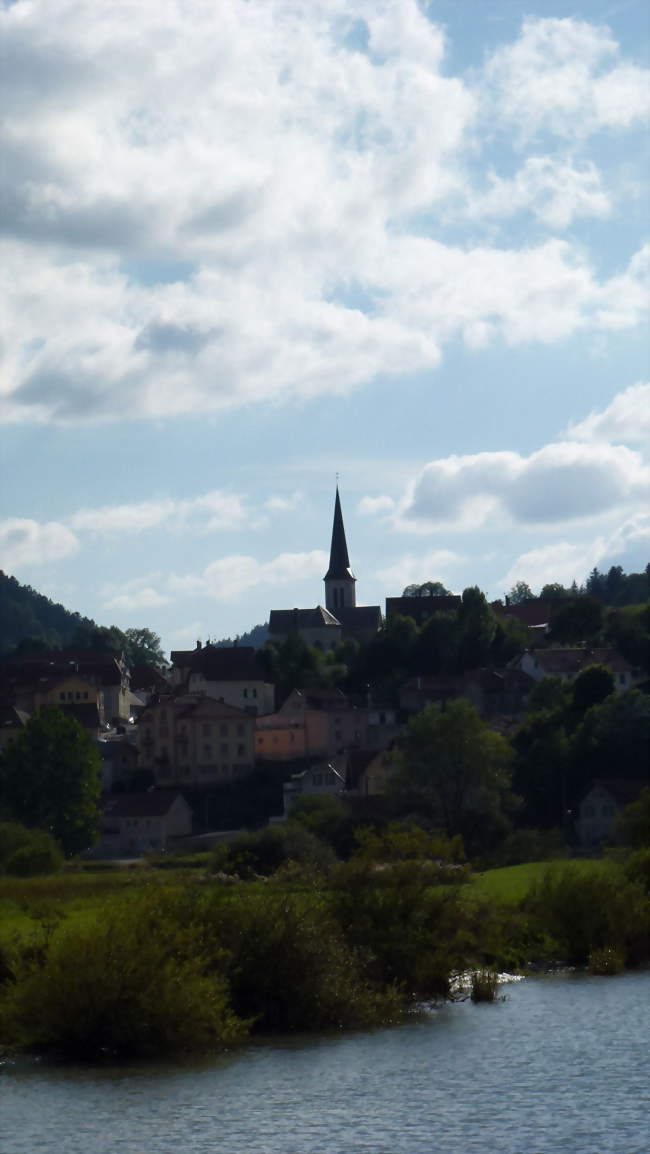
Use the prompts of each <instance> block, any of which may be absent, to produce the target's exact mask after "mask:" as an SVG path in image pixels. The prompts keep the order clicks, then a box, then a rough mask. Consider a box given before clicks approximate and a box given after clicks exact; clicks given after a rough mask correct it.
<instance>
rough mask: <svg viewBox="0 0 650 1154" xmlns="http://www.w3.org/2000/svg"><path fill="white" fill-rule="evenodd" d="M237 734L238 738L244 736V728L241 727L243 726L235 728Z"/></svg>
mask: <svg viewBox="0 0 650 1154" xmlns="http://www.w3.org/2000/svg"><path fill="white" fill-rule="evenodd" d="M237 733H238V735H239V737H243V736H244V727H243V725H241V724H240V725H238V726H237Z"/></svg>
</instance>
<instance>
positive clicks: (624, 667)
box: [513, 649, 639, 693]
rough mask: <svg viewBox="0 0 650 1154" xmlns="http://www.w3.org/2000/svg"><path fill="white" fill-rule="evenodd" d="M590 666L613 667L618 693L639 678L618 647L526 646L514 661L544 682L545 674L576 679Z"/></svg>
mask: <svg viewBox="0 0 650 1154" xmlns="http://www.w3.org/2000/svg"><path fill="white" fill-rule="evenodd" d="M590 665H605V666H606V667H607V668H608V669H611V671H612V674H613V675H614V684H615V688H616V692H617V693H624V692H625V690H626V689H631V688H632V686H633V685H635V684H636V682H637V681H638V680H639V678H638V676H637V675H636V673H635V671H634V670H633V668H632V666H631V665H630V663H629V661H627V660H626V658H625V657H623V656H622V655H621V654H620V653H619V652H618V650H617V649H525V650H524V652H523V654H522V656H521V657H519V658H517V660H516V662H514V663H513V666H514V667H515V668H518V669H521V670H523V672H524V673H527V674H528V676H529V677H532V679H533V681H541V679H542V678H543V677H559V678H560V680H561V681H573V680H574V679H575V678H576V677H577V676H578V674H579V673H581V672H582V670H583V669H587V668H588V666H590Z"/></svg>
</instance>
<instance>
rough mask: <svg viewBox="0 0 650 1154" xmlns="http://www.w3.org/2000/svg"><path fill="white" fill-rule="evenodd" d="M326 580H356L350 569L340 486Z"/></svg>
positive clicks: (335, 505) (337, 494)
mask: <svg viewBox="0 0 650 1154" xmlns="http://www.w3.org/2000/svg"><path fill="white" fill-rule="evenodd" d="M324 580H325V581H332V580H333V581H341V580H347V581H350V580H352V581H354V580H356V578H355V576H354V573H353V572H352V570H351V569H350V558H349V557H348V546H347V542H346V540H345V529H344V527H343V514H342V512H341V499H340V497H339V487H338V485H337V486H336V501H335V502H334V523H333V525H332V544H331V546H330V564H329V569H328V570H327V573H326V574H325V578H324Z"/></svg>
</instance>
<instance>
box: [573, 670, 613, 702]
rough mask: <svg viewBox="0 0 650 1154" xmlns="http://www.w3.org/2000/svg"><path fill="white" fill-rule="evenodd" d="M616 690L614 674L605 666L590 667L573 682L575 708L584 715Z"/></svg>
mask: <svg viewBox="0 0 650 1154" xmlns="http://www.w3.org/2000/svg"><path fill="white" fill-rule="evenodd" d="M614 690H615V685H614V674H613V673H612V671H611V669H608V668H607V666H605V665H588V666H587V668H586V669H583V670H582V671H581V672H580V673H579V674H578V676H577V677H576V679H575V681H574V682H573V707H574V709H577V710H579V711H580V712H581V713H584V712H585V711H586V710H587V709H589V708H590V707H591V706H592V705H600V703H601V701H604V700H605V698H606V697H610V696H611V694H612V693H613V692H614Z"/></svg>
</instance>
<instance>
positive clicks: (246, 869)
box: [212, 822, 334, 878]
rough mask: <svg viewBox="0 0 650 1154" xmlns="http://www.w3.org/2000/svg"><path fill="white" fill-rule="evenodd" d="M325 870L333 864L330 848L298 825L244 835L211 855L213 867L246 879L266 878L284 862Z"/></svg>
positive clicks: (277, 827) (295, 823)
mask: <svg viewBox="0 0 650 1154" xmlns="http://www.w3.org/2000/svg"><path fill="white" fill-rule="evenodd" d="M290 861H293V862H297V863H299V864H301V865H308V866H316V867H318V868H320V869H326V868H327V867H328V866H330V865H332V863H333V862H334V854H333V853H332V850H331V849H330V847H329V846H327V845H325V843H324V842H322V841H320V839H319V838H317V837H316V836H315V835H314V834H313V833H310V832H309V830H307V829H305V828H304V827H303V826H302V825H299V824H298V823H297V822H287V823H286V824H283V825H269V826H265V828H264V829H261V830H259V831H258V832H256V833H244V834H240V835H239V837H236V838H233V840H232V841H230V842H228V844H227V845H221V846H218V847H217V848H216V849H215V850H214V852H213V854H212V868H213V869H214V870H216V871H218V872H223V873H234V874H237V875H238V876H239V877H243V878H248V877H252V876H254V875H255V874H260V875H262V876H264V877H269V876H270V875H271V874H273V873H275V871H276V870H278V869H279V868H280V866H283V865H285V864H286V863H287V862H290Z"/></svg>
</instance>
